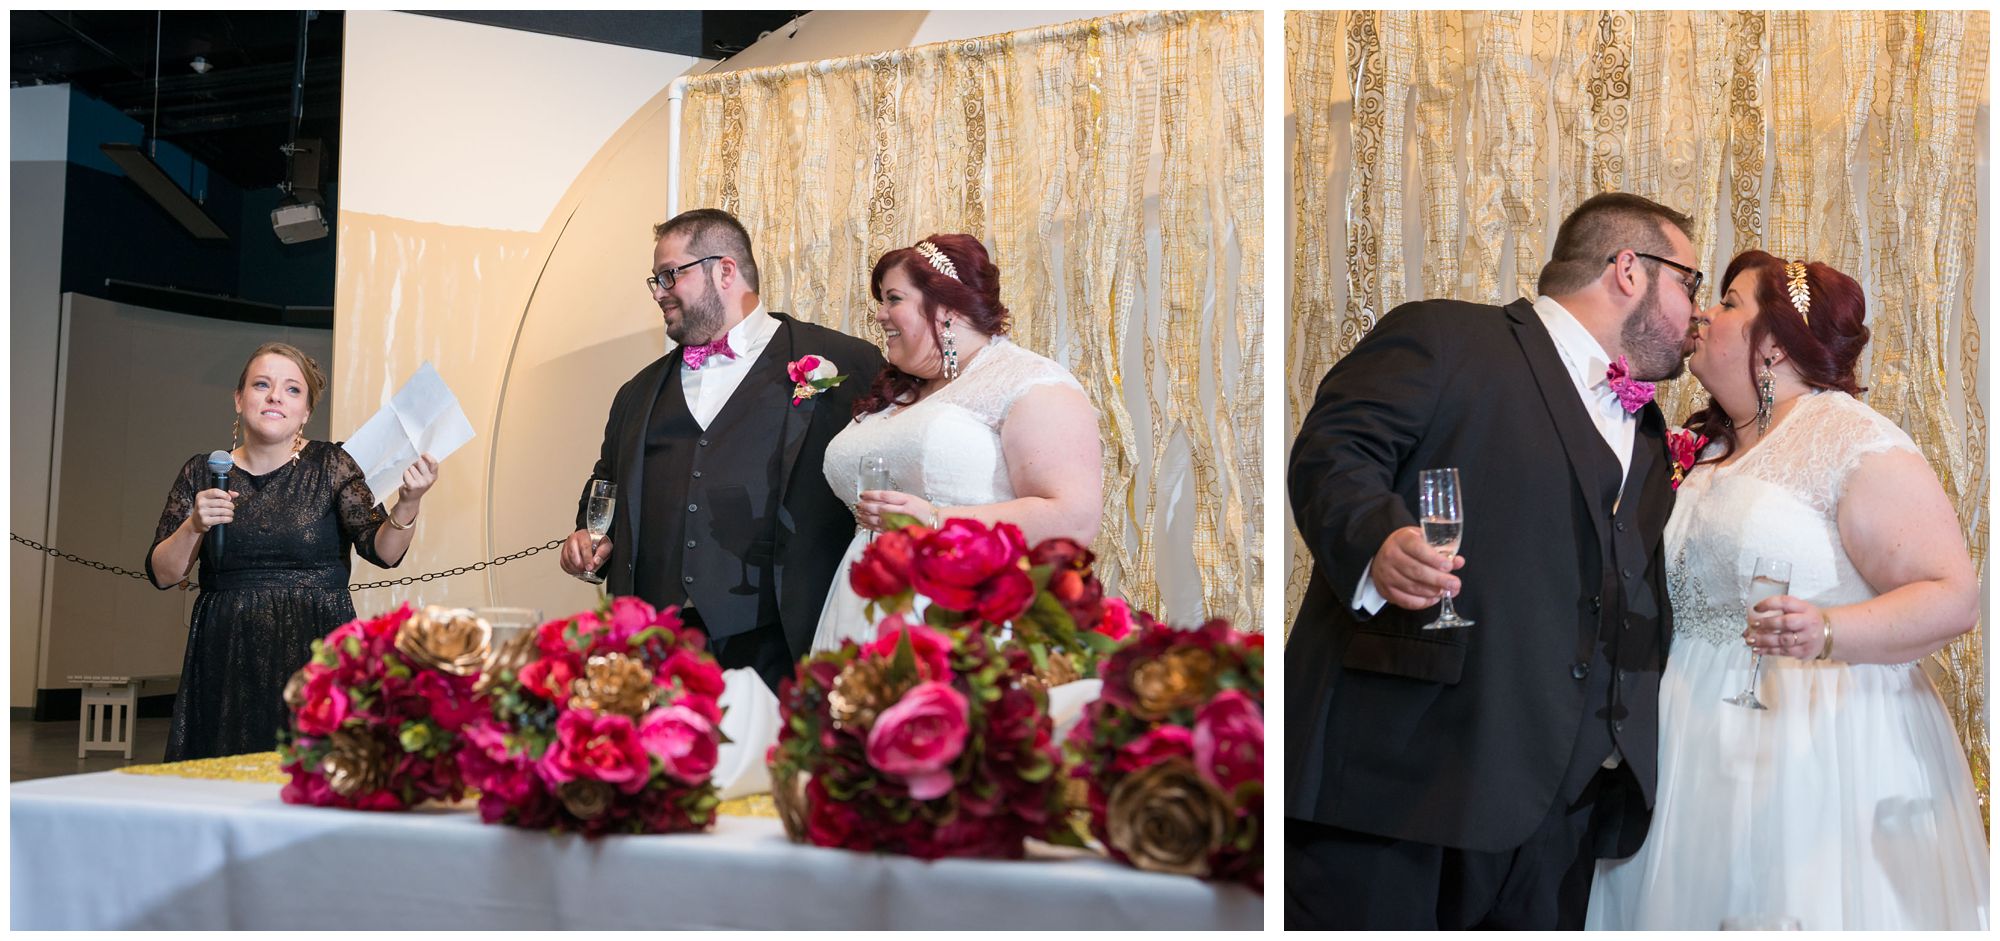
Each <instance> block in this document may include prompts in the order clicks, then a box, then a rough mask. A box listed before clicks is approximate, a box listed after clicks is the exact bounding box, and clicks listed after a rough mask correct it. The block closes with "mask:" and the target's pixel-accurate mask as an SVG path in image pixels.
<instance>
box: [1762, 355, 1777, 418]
mask: <svg viewBox="0 0 2000 941" xmlns="http://www.w3.org/2000/svg"><path fill="white" fill-rule="evenodd" d="M1777 385H1778V375H1777V374H1776V373H1774V372H1772V371H1771V357H1769V356H1766V357H1764V368H1762V369H1759V370H1757V437H1758V438H1760V439H1761V438H1763V437H1764V433H1765V432H1767V431H1770V430H1771V406H1772V405H1773V404H1774V403H1775V401H1776V397H1775V396H1774V394H1773V393H1774V392H1775V391H1776V390H1777Z"/></svg>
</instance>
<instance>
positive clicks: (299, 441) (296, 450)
mask: <svg viewBox="0 0 2000 941" xmlns="http://www.w3.org/2000/svg"><path fill="white" fill-rule="evenodd" d="M306 417H307V418H311V417H312V416H311V415H308V416H306ZM305 449H306V426H304V425H300V426H299V430H297V431H294V432H292V460H294V461H296V460H298V459H299V455H300V454H302V453H304V452H305Z"/></svg>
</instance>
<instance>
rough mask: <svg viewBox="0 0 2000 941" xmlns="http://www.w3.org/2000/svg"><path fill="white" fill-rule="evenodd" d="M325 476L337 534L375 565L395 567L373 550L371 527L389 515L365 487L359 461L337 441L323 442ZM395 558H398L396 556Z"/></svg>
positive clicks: (386, 518)
mask: <svg viewBox="0 0 2000 941" xmlns="http://www.w3.org/2000/svg"><path fill="white" fill-rule="evenodd" d="M325 447H326V450H327V452H328V453H327V457H326V476H327V480H329V481H331V482H332V484H333V500H334V512H335V514H336V515H337V516H339V517H340V534H341V537H342V538H344V539H346V540H348V541H349V542H352V543H353V544H354V551H356V552H358V553H360V554H361V557H362V558H364V559H367V560H368V562H369V564H371V565H374V566H375V567H377V568H385V569H389V568H395V567H396V566H395V565H394V564H392V563H389V562H384V561H382V557H381V556H380V555H379V554H377V553H376V552H375V531H376V530H378V529H380V528H382V524H383V523H384V522H386V521H387V520H388V519H389V515H388V513H386V512H385V511H383V509H382V507H381V504H380V503H379V502H378V501H377V500H376V499H375V494H374V493H373V492H371V491H370V490H369V489H368V478H367V477H366V476H364V475H363V474H362V473H361V465H359V464H356V463H354V457H353V455H350V454H348V453H347V449H346V448H343V447H341V446H340V445H339V444H337V443H334V444H326V446H325ZM397 561H401V560H400V559H399V560H397Z"/></svg>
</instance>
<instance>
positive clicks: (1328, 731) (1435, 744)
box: [1285, 300, 1673, 851]
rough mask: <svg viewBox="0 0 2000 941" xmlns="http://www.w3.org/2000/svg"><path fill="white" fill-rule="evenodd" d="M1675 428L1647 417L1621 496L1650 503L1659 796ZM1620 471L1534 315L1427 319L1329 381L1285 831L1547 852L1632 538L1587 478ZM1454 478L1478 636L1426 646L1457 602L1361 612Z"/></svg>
mask: <svg viewBox="0 0 2000 941" xmlns="http://www.w3.org/2000/svg"><path fill="white" fill-rule="evenodd" d="M1664 431H1665V422H1664V420H1663V419H1662V417H1661V415H1660V411H1659V407H1658V406H1657V405H1647V406H1645V408H1644V409H1643V410H1642V412H1641V415H1640V424H1639V430H1638V433H1637V435H1636V437H1635V441H1634V444H1633V454H1632V471H1631V474H1630V475H1629V476H1628V477H1627V479H1626V484H1625V492H1624V494H1623V496H1622V498H1620V499H1621V503H1622V501H1626V500H1635V499H1636V500H1640V501H1642V502H1641V503H1640V504H1639V506H1637V507H1636V510H1637V513H1636V514H1635V516H1634V517H1633V518H1634V519H1635V520H1636V524H1637V526H1638V528H1639V531H1640V536H1641V541H1642V544H1643V545H1644V546H1645V550H1644V552H1645V561H1644V565H1645V567H1646V568H1645V571H1646V575H1645V576H1644V578H1643V581H1639V580H1636V579H1635V581H1636V582H1637V583H1638V584H1640V585H1642V586H1644V587H1646V588H1650V590H1651V592H1652V593H1653V595H1654V598H1649V599H1644V600H1643V602H1642V603H1640V604H1638V605H1636V606H1635V607H1637V608H1640V609H1642V610H1644V611H1645V612H1647V613H1648V615H1649V616H1647V617H1645V618H1644V621H1645V622H1646V623H1642V624H1639V625H1636V626H1637V627H1638V628H1639V629H1638V630H1637V631H1635V632H1634V634H1636V636H1633V634H1628V635H1626V637H1627V638H1628V639H1627V640H1626V641H1621V644H1622V646H1623V647H1625V648H1628V649H1623V650H1621V652H1620V656H1619V658H1618V660H1619V665H1620V666H1621V667H1626V668H1629V670H1621V671H1620V673H1619V676H1620V677H1621V678H1622V692H1621V696H1622V699H1623V704H1624V707H1625V708H1626V709H1627V710H1629V711H1628V713H1627V715H1626V719H1625V721H1624V723H1623V727H1624V731H1623V732H1622V733H1621V738H1620V741H1621V743H1622V749H1623V751H1624V753H1625V755H1626V760H1627V762H1628V763H1629V764H1630V765H1631V767H1632V770H1633V772H1634V773H1635V774H1636V775H1637V776H1638V778H1639V779H1640V783H1641V786H1642V788H1643V789H1644V791H1645V796H1646V800H1647V801H1648V802H1649V803H1650V801H1651V796H1652V788H1653V782H1654V769H1655V768H1656V761H1655V754H1656V752H1657V718H1656V717H1657V714H1658V713H1657V710H1658V706H1657V702H1658V691H1659V664H1660V663H1661V662H1663V660H1664V657H1665V651H1666V645H1667V639H1668V637H1669V636H1670V633H1671V617H1670V615H1669V614H1668V613H1667V609H1666V591H1665V563H1664V560H1663V559H1662V558H1661V545H1662V533H1663V531H1664V529H1665V526H1666V520H1667V516H1668V514H1669V513H1670V511H1671V510H1672V506H1673V491H1672V489H1671V487H1670V485H1669V484H1668V476H1667V474H1666V473H1665V466H1666V465H1665V462H1666V460H1667V456H1666V449H1665V444H1664ZM1605 462H1609V464H1608V468H1609V470H1608V473H1610V474H1611V475H1614V476H1615V474H1616V472H1617V466H1618V465H1617V463H1616V462H1617V457H1616V455H1614V454H1613V453H1612V452H1611V449H1610V448H1609V447H1607V446H1606V445H1605V443H1604V440H1603V438H1602V436H1601V435H1600V434H1599V433H1598V431H1597V429H1596V427H1595V425H1593V424H1592V422H1591V420H1590V417H1589V414H1588V413H1587V412H1586V411H1585V409H1584V406H1583V404H1582V402H1581V401H1580V400H1579V397H1578V396H1577V394H1576V387H1575V384H1574V383H1573V381H1572V380H1571V379H1570V376H1569V373H1568V372H1567V371H1566V370H1565V369H1564V367H1563V364H1562V360H1561V359H1560V357H1559V355H1558V354H1557V352H1556V349H1555V344H1554V341H1553V340H1551V339H1550V337H1549V334H1548V331H1547V329H1546V328H1545V327H1544V326H1543V325H1542V323H1541V320H1540V319H1539V318H1538V317H1537V316H1536V314H1535V311H1534V307H1533V304H1532V303H1531V302H1530V301H1527V300H1520V301H1516V302H1515V303H1513V304H1510V305H1508V306H1507V307H1505V308H1497V307H1493V306H1490V305H1483V304H1467V303H1459V302H1454V301H1423V302H1418V303H1412V304H1405V305H1403V306H1401V307H1398V308H1397V309H1395V310H1394V311H1391V312H1390V314H1389V315H1388V316H1387V317H1385V318H1383V320H1382V321H1381V322H1380V323H1379V324H1378V325H1377V326H1376V327H1375V328H1374V330H1372V331H1371V332H1370V333H1369V334H1368V336H1367V337H1365V338H1364V339H1363V340H1362V342H1361V343H1360V344H1359V345H1358V346H1357V347H1356V348H1355V349H1354V351H1353V352H1352V353H1351V354H1349V355H1348V356H1347V357H1346V358H1344V359H1342V360H1341V361H1340V362H1339V363H1338V364H1336V365H1335V366H1334V367H1333V369H1332V370H1330V371H1329V372H1328V373H1327V375H1326V378H1325V379H1324V380H1323V381H1322V382H1321V384H1320V388H1319V393H1318V397H1317V399H1316V400H1315V402H1314V404H1313V407H1312V409H1311V411H1310V412H1309V413H1308V414H1307V415H1306V417H1305V421H1304V424H1303V427H1302V428H1301V429H1300V432H1299V436H1298V439H1297V441H1296V443H1295V444H1294V446H1293V449H1292V455H1291V466H1290V472H1289V477H1288V484H1289V488H1290V491H1291V500H1292V514H1293V518H1294V520H1295V521H1296V523H1297V525H1298V527H1299V530H1300V532H1301V533H1302V534H1303V535H1304V537H1305V542H1306V546H1307V547H1308V549H1309V550H1310V551H1311V553H1312V559H1313V572H1312V580H1311V583H1310V584H1309V586H1308V588H1307V591H1306V596H1305V599H1304V601H1303V603H1302V604H1301V606H1300V608H1299V612H1298V619H1297V621H1296V622H1295V624H1294V626H1293V629H1292V632H1291V635H1290V637H1289V638H1288V639H1287V641H1286V645H1285V726H1286V731H1285V813H1286V816H1288V817H1296V818H1300V819H1305V820H1311V821H1315V822H1318V823H1321V824H1326V825H1331V826H1337V827H1342V828H1345V829H1349V830H1356V831H1361V832H1365V833H1372V834H1378V835H1382V836H1386V837H1391V838H1395V839H1402V840H1414V841H1418V842H1423V843H1430V844H1435V845H1441V846H1449V847H1456V848H1461V849H1470V850H1479V851H1501V850H1507V849H1511V848H1513V847H1516V846H1519V845H1521V843H1522V842H1523V841H1525V840H1526V839H1527V837H1528V836H1529V834H1530V833H1531V832H1532V831H1533V830H1534V829H1535V827H1536V826H1537V825H1538V824H1539V823H1540V822H1541V820H1542V819H1543V818H1544V817H1545V816H1546V815H1547V814H1548V812H1549V811H1550V809H1551V808H1552V807H1553V806H1554V803H1555V801H1556V799H1557V795H1558V791H1559V789H1560V788H1561V786H1562V783H1563V778H1564V774H1565V769H1566V768H1568V767H1569V765H1570V762H1571V759H1572V757H1573V752H1577V747H1576V746H1577V743H1578V740H1579V729H1580V723H1582V722H1584V721H1589V719H1588V718H1587V713H1590V712H1592V711H1601V708H1602V706H1603V704H1602V703H1589V702H1586V697H1585V695H1584V684H1582V683H1579V682H1578V681H1577V679H1576V678H1575V676H1574V675H1573V672H1572V671H1573V670H1574V669H1575V667H1576V665H1577V663H1576V661H1577V655H1578V650H1579V646H1580V641H1581V642H1582V643H1583V644H1585V645H1587V644H1588V643H1589V642H1590V641H1591V639H1592V638H1595V637H1596V636H1597V633H1598V631H1599V629H1600V625H1599V623H1598V620H1599V616H1598V614H1597V613H1596V611H1597V606H1596V601H1597V600H1598V597H1597V596H1599V595H1600V593H1601V592H1603V591H1604V584H1605V583H1604V581H1603V576H1604V575H1605V574H1606V573H1604V572H1603V568H1604V561H1603V560H1604V558H1605V553H1606V549H1605V548H1604V547H1605V545H1606V540H1607V539H1608V538H1609V535H1610V534H1609V532H1608V529H1609V527H1610V526H1612V525H1613V523H1612V522H1611V520H1610V509H1611V508H1610V507H1609V506H1600V505H1599V504H1601V503H1603V502H1604V499H1603V496H1602V490H1601V488H1592V487H1586V486H1584V485H1583V481H1584V480H1587V479H1593V477H1592V476H1591V472H1592V471H1595V472H1597V473H1605V472H1606V471H1605V470H1604V469H1605V468H1606V467H1607V464H1606V463H1605ZM1432 467H1457V468H1459V473H1460V486H1461V487H1462V488H1463V497H1464V506H1465V533H1464V538H1463V540H1462V543H1461V548H1460V554H1461V555H1463V556H1464V557H1465V559H1466V565H1465V568H1464V569H1462V570H1460V571H1459V572H1458V575H1459V578H1460V579H1461V582H1462V589H1461V591H1460V593H1459V595H1458V597H1457V599H1456V601H1455V603H1456V605H1457V608H1458V610H1459V612H1460V613H1461V614H1463V615H1465V616H1466V617H1469V618H1472V619H1473V620H1474V621H1476V622H1477V624H1476V625H1475V626H1473V627H1470V628H1463V629H1454V630H1437V631H1425V630H1421V629H1420V627H1421V625H1423V624H1426V623H1429V622H1430V621H1431V620H1433V619H1434V618H1435V617H1436V612H1437V609H1436V608H1431V609H1429V610H1426V611H1406V610H1403V609H1401V608H1398V607H1396V606H1394V605H1386V606H1384V607H1383V608H1382V609H1381V610H1380V611H1379V612H1377V613H1376V614H1374V615H1373V616H1368V615H1365V614H1363V613H1361V612H1358V611H1356V610H1355V609H1354V607H1353V605H1354V601H1355V597H1354V596H1355V593H1356V587H1357V585H1358V584H1359V582H1360V579H1361V575H1362V572H1363V571H1364V570H1365V569H1366V568H1367V566H1368V564H1369V562H1370V561H1371V560H1372V558H1373V557H1374V554H1375V552H1376V550H1377V549H1378V548H1380V546H1381V545H1382V541H1383V540H1384V539H1386V538H1387V537H1388V535H1389V534H1390V533H1391V532H1392V531H1394V530H1396V529H1398V528H1400V527H1403V526H1413V525H1416V524H1417V518H1416V515H1415V513H1414V512H1413V508H1414V507H1415V506H1416V500H1417V496H1416V494H1417V477H1418V471H1420V470H1423V469H1425V468H1432ZM1595 479H1602V478H1595ZM1591 491H1596V492H1591ZM1642 590H1644V588H1642ZM1655 602H1657V603H1656V604H1655ZM1589 760H1591V761H1595V760H1597V758H1596V757H1595V756H1591V757H1590V758H1589ZM1640 832H1641V833H1643V829H1641V831H1640Z"/></svg>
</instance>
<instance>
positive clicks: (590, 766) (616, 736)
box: [536, 709, 652, 794]
mask: <svg viewBox="0 0 2000 941" xmlns="http://www.w3.org/2000/svg"><path fill="white" fill-rule="evenodd" d="M536 770H537V771H539V772H541V775H542V778H543V780H545V781H547V782H549V784H550V785H551V786H553V785H557V784H561V783H563V782H565V781H573V780H576V779H577V778H589V779H592V780H596V781H603V782H605V783H607V784H613V785H617V787H618V789H619V790H621V791H624V792H625V793H627V794H636V793H638V792H639V791H641V790H643V789H645V787H646V779H647V778H648V777H649V776H650V775H651V773H652V760H651V759H650V758H648V757H647V754H646V749H645V747H644V746H643V745H641V744H640V743H639V730H638V728H637V727H636V726H634V725H633V724H632V720H631V719H629V718H627V717H625V716H621V715H618V714H616V713H611V714H605V715H598V716H592V715H591V714H589V713H588V712H585V711H583V710H580V709H566V710H564V711H563V714H562V717H561V718H558V719H557V720H556V736H555V739H554V740H553V741H551V742H550V743H549V750H548V751H547V752H545V753H544V754H543V755H542V760H541V763H540V764H538V765H537V766H536Z"/></svg>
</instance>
